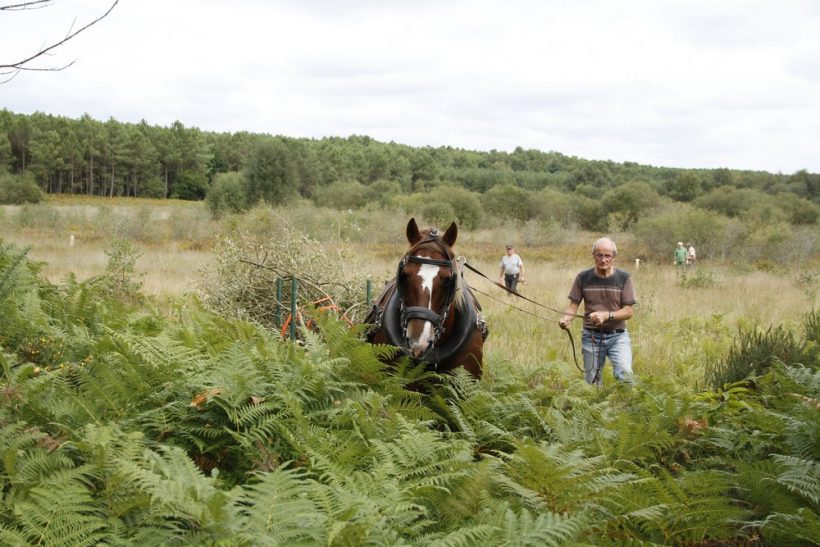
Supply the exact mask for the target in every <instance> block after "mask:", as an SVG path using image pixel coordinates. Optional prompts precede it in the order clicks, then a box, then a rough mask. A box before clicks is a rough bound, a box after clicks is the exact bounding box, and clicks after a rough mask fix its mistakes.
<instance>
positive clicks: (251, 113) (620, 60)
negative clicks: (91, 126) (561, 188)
mask: <svg viewBox="0 0 820 547" xmlns="http://www.w3.org/2000/svg"><path fill="white" fill-rule="evenodd" d="M108 5H109V4H108V3H107V2H105V1H103V0H82V1H80V0H73V1H72V0H59V1H58V2H57V3H56V4H55V7H56V6H60V10H61V11H59V12H58V11H57V10H51V11H49V13H48V14H47V20H42V19H41V17H42V16H43V15H44V14H39V15H32V14H28V15H27V17H26V19H25V22H20V21H23V19H22V18H20V19H15V25H14V26H13V27H10V28H12V29H13V32H10V33H8V34H6V33H5V25H4V33H3V34H2V35H0V51H3V52H6V51H12V49H10V48H12V46H13V47H14V48H19V49H17V51H19V50H21V49H25V48H31V47H32V44H33V43H34V44H35V45H34V46H33V47H37V45H36V42H33V41H32V37H36V38H37V39H38V40H40V41H42V40H43V39H45V38H44V37H46V36H54V35H55V33H56V35H59V33H62V32H65V30H66V28H67V25H70V21H71V18H72V17H73V16H74V15H76V16H77V20H78V22H79V21H83V20H88V19H89V18H93V17H94V16H96V15H99V13H100V12H101V10H102V11H104V9H105V8H107V6H108ZM41 11H45V10H41ZM6 17H7V16H6V15H3V14H0V20H2V22H5V18H6ZM15 17H17V16H15ZM35 17H37V19H36V24H35V23H34V22H32V21H35ZM819 21H820V10H819V9H818V8H817V7H815V6H814V4H812V3H811V2H808V1H805V0H783V1H781V2H771V1H768V0H750V1H746V0H743V1H741V0H727V1H725V2H720V3H714V2H708V1H706V0H691V1H683V0H666V1H663V2H655V1H650V0H632V1H630V2H617V3H616V2H606V1H604V0H576V1H574V2H569V1H564V0H542V1H529V0H518V1H515V2H507V3H504V4H499V3H497V2H490V1H488V0H476V1H472V2H467V1H465V0H445V1H435V2H434V1H432V0H424V1H419V2H399V1H398V0H390V1H379V2H376V1H375V0H354V1H349V2H347V1H346V2H342V3H340V2H331V1H330V0H321V1H318V0H308V1H299V2H297V1H295V0H287V1H278V2H268V1H262V0H237V1H236V2H231V3H226V2H221V1H219V2H218V1H216V0H198V1H196V2H194V1H193V0H179V1H176V2H159V1H158V0H144V1H142V2H124V3H122V4H121V5H119V6H118V7H117V8H116V9H115V11H114V12H113V13H112V15H111V16H110V17H109V18H108V19H106V20H104V21H103V22H102V23H101V24H100V25H99V27H97V28H94V29H92V30H90V31H89V32H88V33H87V34H85V35H83V36H82V39H79V38H78V39H77V40H76V42H75V43H72V44H71V46H70V47H66V48H65V50H63V51H61V52H60V55H59V58H55V61H56V60H60V59H73V58H77V59H78V61H77V63H76V64H75V65H74V66H72V67H71V69H69V70H67V71H64V72H61V73H47V74H35V73H30V74H25V75H22V76H21V77H18V78H17V79H15V80H14V82H13V83H12V84H11V85H6V86H4V87H3V88H0V96H2V97H3V106H5V107H6V108H9V109H11V110H13V111H18V112H32V111H34V110H40V111H45V112H49V113H52V114H60V115H66V116H72V117H77V116H80V115H81V114H82V113H84V112H88V113H89V114H90V115H92V116H93V117H95V118H98V119H103V120H105V119H108V118H109V117H114V118H116V119H118V120H121V121H139V120H141V119H145V120H147V121H148V122H149V123H152V124H160V125H164V124H170V123H172V122H173V121H174V120H179V121H182V122H183V123H184V124H185V125H188V126H198V127H201V128H203V129H206V130H213V131H244V130H247V131H257V132H266V133H273V134H283V135H289V136H295V137H323V136H333V135H340V136H347V135H349V134H366V135H369V136H371V137H373V138H377V139H379V140H386V141H395V142H402V143H406V144H411V145H414V146H428V145H429V146H441V145H449V146H454V147H459V148H474V149H480V150H489V149H498V150H513V149H514V148H515V147H516V146H523V147H524V148H538V149H542V150H555V151H559V152H563V153H566V154H569V155H575V156H579V157H584V158H589V159H613V160H615V161H636V162H639V163H647V164H653V165H668V166H675V167H704V168H706V167H719V166H726V167H732V168H738V169H766V170H770V171H782V172H793V171H796V170H798V169H802V168H807V169H809V170H811V171H814V172H820V156H818V155H817V154H816V151H815V150H814V148H816V144H817V143H818V142H820V128H818V122H816V121H814V120H818V119H820V116H818V114H820V112H818V108H820V69H818V66H820V65H818V64H817V63H816V62H815V60H816V59H817V58H818V48H817V45H816V37H815V34H816V32H814V30H815V29H816V28H817V25H818V22H819ZM4 55H6V53H3V54H2V56H4Z"/></svg>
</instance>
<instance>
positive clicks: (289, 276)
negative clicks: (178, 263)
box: [202, 210, 367, 328]
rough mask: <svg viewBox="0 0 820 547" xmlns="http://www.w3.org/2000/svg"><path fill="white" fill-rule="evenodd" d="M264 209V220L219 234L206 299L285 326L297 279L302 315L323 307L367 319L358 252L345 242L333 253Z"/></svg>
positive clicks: (221, 310)
mask: <svg viewBox="0 0 820 547" xmlns="http://www.w3.org/2000/svg"><path fill="white" fill-rule="evenodd" d="M262 214H263V215H264V216H265V218H264V221H263V222H261V223H254V224H255V225H252V226H251V227H245V228H243V227H241V226H233V227H232V228H230V229H229V230H228V232H227V233H226V234H224V235H222V236H221V237H219V238H218V242H217V244H216V246H215V249H214V253H215V261H214V265H213V266H212V267H211V268H209V269H208V270H207V271H206V272H205V276H204V282H203V287H202V288H203V293H204V295H205V303H206V304H207V305H208V306H209V307H210V308H211V309H213V310H215V311H217V312H218V313H222V314H227V315H229V316H234V317H239V318H242V319H247V320H251V321H254V322H257V323H260V324H262V325H264V326H266V327H271V328H280V327H281V326H282V324H283V323H284V322H285V321H287V320H288V317H289V313H290V309H291V301H292V281H293V280H294V279H295V280H296V281H297V286H298V290H297V298H296V302H297V307H298V308H299V310H300V314H302V313H304V312H305V311H307V310H308V309H310V308H323V309H331V310H334V311H336V312H338V313H339V314H340V315H342V316H343V317H345V318H347V319H348V320H350V322H351V323H355V322H358V321H361V320H362V319H364V316H365V315H366V313H367V310H366V306H365V301H366V291H367V289H366V287H367V276H366V275H365V274H364V273H362V272H363V269H362V268H359V267H356V259H355V257H354V256H353V254H352V253H351V252H350V251H349V250H348V249H346V248H344V247H343V246H341V245H340V247H339V248H338V249H336V250H335V251H333V252H331V251H329V250H327V249H326V248H325V247H324V246H323V245H322V244H321V243H319V242H318V241H315V240H313V239H311V238H309V237H308V236H307V235H305V234H303V233H302V232H300V231H299V230H298V229H297V228H295V227H294V226H292V225H290V224H289V223H288V222H287V221H285V220H284V219H283V218H282V217H280V216H279V215H277V214H276V213H274V212H272V211H270V210H267V211H263V212H262ZM257 220H259V219H257ZM277 283H279V288H280V291H277ZM277 292H280V294H277Z"/></svg>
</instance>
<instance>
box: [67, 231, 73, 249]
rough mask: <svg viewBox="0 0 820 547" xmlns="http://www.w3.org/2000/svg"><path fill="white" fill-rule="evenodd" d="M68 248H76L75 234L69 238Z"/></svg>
mask: <svg viewBox="0 0 820 547" xmlns="http://www.w3.org/2000/svg"><path fill="white" fill-rule="evenodd" d="M68 246H69V247H74V234H71V235H70V236H69V237H68Z"/></svg>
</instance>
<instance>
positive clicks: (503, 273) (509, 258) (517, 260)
mask: <svg viewBox="0 0 820 547" xmlns="http://www.w3.org/2000/svg"><path fill="white" fill-rule="evenodd" d="M502 280H503V281H504V286H505V287H507V290H508V291H513V292H515V289H516V287H517V286H518V282H519V281H522V282H523V281H525V279H524V262H523V261H522V260H521V257H520V256H518V255H517V254H515V249H514V248H513V246H512V245H507V254H505V255H504V256H502V257H501V270H500V271H499V272H498V283H499V284H501V281H502Z"/></svg>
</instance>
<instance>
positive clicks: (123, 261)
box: [101, 238, 142, 301]
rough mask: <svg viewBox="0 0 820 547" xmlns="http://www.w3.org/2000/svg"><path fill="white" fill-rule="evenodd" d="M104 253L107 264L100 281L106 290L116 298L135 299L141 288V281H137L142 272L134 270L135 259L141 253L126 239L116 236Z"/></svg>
mask: <svg viewBox="0 0 820 547" xmlns="http://www.w3.org/2000/svg"><path fill="white" fill-rule="evenodd" d="M105 254H106V256H108V264H107V265H106V267H105V273H104V274H103V275H102V277H101V281H102V283H103V285H104V286H105V288H106V292H107V293H108V294H109V295H110V296H111V297H112V298H116V299H118V300H124V301H133V300H136V298H137V297H138V295H139V292H140V290H142V281H139V278H140V277H142V274H138V273H137V271H136V264H137V259H138V258H139V257H140V255H141V254H142V253H140V251H139V250H138V249H137V248H136V247H134V246H133V245H132V244H131V243H130V242H129V241H128V240H126V239H121V238H117V239H114V240H113V242H112V243H111V248H110V249H109V250H107V251H105Z"/></svg>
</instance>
